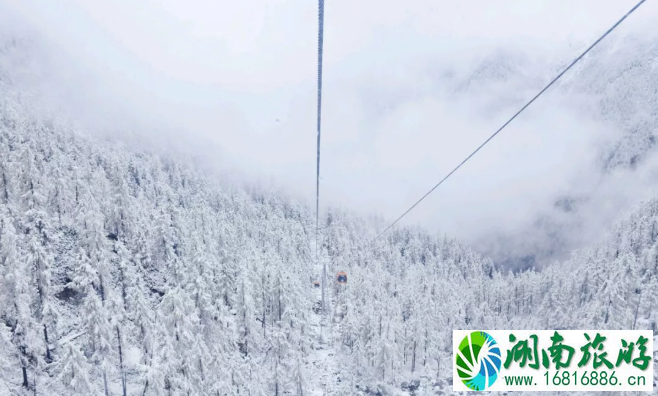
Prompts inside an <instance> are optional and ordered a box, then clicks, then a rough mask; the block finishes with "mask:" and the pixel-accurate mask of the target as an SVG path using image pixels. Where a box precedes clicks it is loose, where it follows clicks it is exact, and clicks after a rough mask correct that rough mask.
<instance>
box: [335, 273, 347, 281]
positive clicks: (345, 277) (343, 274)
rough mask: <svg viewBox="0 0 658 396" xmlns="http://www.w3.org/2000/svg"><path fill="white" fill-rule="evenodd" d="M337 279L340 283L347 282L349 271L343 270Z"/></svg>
mask: <svg viewBox="0 0 658 396" xmlns="http://www.w3.org/2000/svg"><path fill="white" fill-rule="evenodd" d="M336 280H337V281H338V283H347V273H346V272H343V271H341V272H339V273H338V276H337V277H336Z"/></svg>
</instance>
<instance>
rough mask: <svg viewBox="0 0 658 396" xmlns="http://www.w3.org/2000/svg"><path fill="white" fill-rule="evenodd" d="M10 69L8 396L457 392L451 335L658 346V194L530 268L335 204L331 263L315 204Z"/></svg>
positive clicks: (2, 190)
mask: <svg viewBox="0 0 658 396" xmlns="http://www.w3.org/2000/svg"><path fill="white" fill-rule="evenodd" d="M10 50H11V49H10ZM3 72H5V71H3V70H0V395H2V396H4V395H71V396H74V395H106V396H109V395H124V396H126V395H143V396H150V395H254V396H255V395H284V394H288V395H314V394H330V395H354V394H373V395H374V394H380V395H384V394H398V393H399V392H402V390H404V389H409V388H410V387H414V386H415V387H416V388H417V389H416V392H424V393H419V394H451V393H452V391H451V389H452V385H451V383H450V381H451V378H452V362H451V359H452V351H451V346H452V344H451V342H452V339H451V336H452V332H451V330H452V329H470V328H479V329H544V328H546V329H587V328H595V329H651V330H654V331H656V323H657V321H658V196H657V197H655V198H654V199H651V200H649V201H646V202H643V203H641V204H640V205H638V206H637V207H635V208H629V209H628V211H620V219H619V221H618V222H617V223H616V224H615V225H614V227H612V228H611V229H609V230H607V231H606V232H603V231H602V234H601V241H600V242H599V243H598V244H596V245H594V246H591V247H589V248H587V249H581V250H579V251H577V252H575V253H574V254H573V255H572V257H571V258H570V259H569V260H568V261H566V262H561V263H555V264H552V265H549V266H547V267H545V268H542V269H541V270H533V269H528V270H523V271H517V272H510V271H507V270H505V269H504V268H498V267H497V266H496V265H494V262H493V261H492V260H491V259H488V258H486V257H482V256H480V255H479V254H477V253H475V252H474V251H473V250H472V249H470V248H469V247H468V246H465V245H464V244H462V243H460V242H459V241H457V240H455V239H452V238H450V237H449V236H437V235H434V234H431V233H429V232H426V231H424V230H423V229H421V228H414V227H399V228H396V229H394V230H393V231H392V232H390V233H388V234H386V235H385V236H384V237H382V238H381V239H379V240H377V241H376V242H375V243H372V242H371V241H372V239H373V237H375V236H376V235H377V233H378V231H379V230H381V228H382V226H384V225H385V221H384V220H382V219H381V218H370V217H365V216H361V215H358V214H355V213H352V212H350V211H349V210H347V209H344V208H339V207H334V208H329V209H327V210H324V211H322V212H321V230H320V232H321V233H320V242H321V243H320V246H319V247H318V249H319V251H318V254H319V258H320V259H319V261H320V262H319V263H316V262H315V250H314V249H315V245H314V244H313V241H314V238H315V234H314V232H315V229H314V227H315V224H314V221H315V213H314V212H313V209H312V208H311V207H310V206H309V205H307V204H306V203H303V202H302V201H300V200H298V199H296V198H295V197H291V196H287V195H286V194H284V193H282V192H281V191H274V190H269V189H266V188H263V187H258V186H253V185H250V184H248V183H240V182H228V181H226V180H221V181H220V180H217V179H215V178H213V177H212V175H207V174H205V173H204V172H203V171H201V170H200V169H196V168H195V167H194V166H192V165H190V164H186V163H185V162H184V161H181V160H178V159H176V158H170V157H167V156H163V155H159V154H157V153H154V152H145V151H138V150H133V149H131V148H129V147H126V146H125V145H123V144H121V143H119V142H104V141H100V140H97V139H93V138H91V137H89V136H87V135H85V133H84V131H80V130H78V129H77V128H76V127H75V126H73V125H72V124H70V123H68V122H67V121H66V120H65V119H59V118H57V117H52V116H49V115H45V114H42V113H41V112H40V111H39V110H38V108H36V107H34V106H32V104H31V103H32V98H31V97H30V96H29V95H27V94H24V93H23V92H21V91H20V90H18V89H16V87H15V86H13V84H12V81H11V79H10V78H5V77H6V75H3V74H2V73H3ZM3 76H5V77H3ZM322 264H326V265H327V268H328V278H329V285H330V287H329V289H328V290H327V294H328V298H327V301H328V310H327V311H328V312H327V316H326V317H325V318H324V319H323V318H321V317H320V315H319V311H318V309H317V299H318V298H317V297H318V293H317V289H315V288H314V287H313V281H315V280H317V279H319V277H320V270H319V269H320V267H321V265H322ZM338 271H345V272H347V273H348V274H349V282H348V283H347V284H338V283H335V282H333V281H332V280H333V276H334V275H333V274H335V273H337V272H338ZM654 376H655V374H654ZM410 384H411V385H410ZM413 384H416V385H413Z"/></svg>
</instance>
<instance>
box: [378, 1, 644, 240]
mask: <svg viewBox="0 0 658 396" xmlns="http://www.w3.org/2000/svg"><path fill="white" fill-rule="evenodd" d="M645 1H646V0H641V1H640V2H639V3H637V4H636V5H635V6H634V7H633V8H631V10H630V11H628V12H627V13H626V14H625V15H624V16H623V17H622V18H621V19H620V20H618V21H617V23H615V24H614V25H612V27H611V28H610V29H608V31H606V32H605V33H604V34H603V35H602V36H601V37H599V38H598V40H596V41H595V42H594V43H593V44H592V45H590V46H589V47H588V48H587V49H586V50H585V51H584V52H583V53H582V54H580V56H578V57H577V58H576V59H574V61H573V62H571V64H569V66H567V67H566V68H565V69H564V70H562V72H560V74H558V75H557V77H555V78H554V79H553V80H552V81H551V82H550V83H548V85H546V86H545V87H544V89H542V90H541V91H539V93H538V94H537V95H535V96H534V97H533V98H532V99H530V101H529V102H528V103H526V104H525V105H524V106H523V107H522V108H521V110H519V111H517V112H516V113H515V114H514V115H513V116H512V117H511V118H510V119H509V120H507V122H505V124H503V126H501V127H500V128H499V129H498V130H497V131H496V132H494V134H493V135H491V136H489V138H488V139H487V140H485V141H484V143H482V144H481V145H480V146H479V147H478V148H477V149H475V151H473V152H472V153H471V154H470V155H469V156H468V157H466V159H464V160H463V161H462V162H461V163H460V164H459V165H457V167H456V168H454V169H453V170H452V171H450V173H448V174H447V175H446V176H445V177H444V178H443V179H441V181H440V182H438V183H437V184H436V185H435V186H434V187H432V189H431V190H429V191H428V192H427V193H426V194H425V195H423V196H422V197H421V198H420V199H419V200H418V201H416V203H414V204H413V205H412V206H411V207H410V208H409V209H407V211H406V212H404V213H402V215H401V216H400V217H398V218H397V219H396V220H395V221H394V222H393V223H391V224H390V225H389V226H388V227H386V228H385V229H384V230H383V231H382V232H380V233H379V234H378V235H377V236H376V237H375V238H374V239H373V240H372V242H374V241H375V240H377V239H378V238H379V237H380V236H382V235H383V234H384V233H386V231H388V230H389V229H391V227H393V226H394V225H395V224H397V222H398V221H400V220H401V219H402V218H403V217H404V216H406V215H407V214H408V213H409V212H411V210H413V208H415V207H416V205H418V204H419V203H420V202H421V201H422V200H424V199H425V198H426V197H427V196H428V195H430V194H431V193H432V192H433V191H434V190H435V189H436V188H437V187H439V186H440V185H441V184H443V182H444V181H446V180H447V179H448V178H449V177H450V176H452V174H453V173H455V172H456V171H457V169H459V168H461V166H462V165H464V164H465V163H466V161H468V160H469V159H471V157H473V156H474V155H475V153H477V152H478V151H480V149H481V148H482V147H484V146H485V145H486V144H487V143H489V142H490V141H491V140H492V139H493V138H494V137H496V135H498V133H500V131H502V130H503V129H505V127H506V126H507V125H509V124H510V123H511V122H512V121H513V120H514V119H515V118H516V117H517V116H518V115H519V114H521V113H522V112H523V111H524V110H525V109H526V108H528V106H530V105H531V104H532V103H533V102H534V101H535V100H536V99H537V98H539V97H540V96H541V95H542V94H543V93H544V92H546V90H547V89H548V88H550V87H551V86H552V85H553V84H554V83H555V82H556V81H557V80H559V79H560V77H562V76H563V75H564V73H566V72H567V71H568V70H569V69H571V68H572V67H573V65H575V64H576V63H578V61H580V60H581V59H582V58H583V57H584V56H585V55H586V54H587V53H588V52H589V51H591V50H592V48H594V47H595V46H596V45H597V44H598V43H599V42H601V40H603V39H604V38H605V37H606V36H607V35H608V34H610V33H611V32H612V31H613V30H615V29H616V28H617V26H619V25H620V24H621V23H622V22H623V21H624V20H625V19H626V18H627V17H628V16H629V15H631V14H632V13H633V12H634V11H635V10H637V9H638V8H639V7H640V6H641V5H642V4H643V3H644V2H645Z"/></svg>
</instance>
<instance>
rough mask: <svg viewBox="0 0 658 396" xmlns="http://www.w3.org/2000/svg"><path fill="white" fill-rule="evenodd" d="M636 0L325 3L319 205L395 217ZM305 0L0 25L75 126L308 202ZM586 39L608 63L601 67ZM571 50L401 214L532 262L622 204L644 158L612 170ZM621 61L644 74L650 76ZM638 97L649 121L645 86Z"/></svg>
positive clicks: (556, 253) (41, 17)
mask: <svg viewBox="0 0 658 396" xmlns="http://www.w3.org/2000/svg"><path fill="white" fill-rule="evenodd" d="M633 4H634V3H633V2H632V1H603V2H601V1H593V0H582V1H577V2H569V3H564V4H557V3H555V2H550V1H533V2H524V1H520V0H505V1H503V2H496V3H495V4H493V3H491V2H486V1H482V0H478V1H468V2H455V3H445V2H444V3H437V2H435V1H428V0H416V1H413V2H381V1H374V0H368V1H359V2H352V1H347V0H340V1H335V2H331V3H327V4H325V29H326V30H325V43H324V44H325V52H324V60H325V64H324V86H323V135H322V163H321V167H322V169H321V174H322V180H321V194H322V196H321V205H322V206H323V207H326V206H327V205H343V206H348V207H351V208H353V209H356V210H358V211H361V212H363V213H372V212H377V213H382V214H384V215H385V216H387V217H388V218H389V219H391V220H393V219H394V218H396V217H397V216H398V215H400V214H401V213H402V212H403V211H404V210H406V209H407V208H408V207H409V206H410V205H411V204H413V203H414V202H415V201H416V200H417V199H418V198H420V196H422V195H423V194H424V193H425V192H427V191H428V190H429V189H430V188H431V187H432V186H433V185H434V184H436V183H437V182H438V181H439V180H440V179H441V178H442V177H443V176H444V175H445V174H447V173H448V172H449V171H450V170H451V169H452V168H453V167H454V166H456V165H457V164H458V163H459V162H461V160H462V159H463V158H464V157H466V156H467V155H468V154H469V153H470V152H471V151H472V150H473V149H474V148H475V147H477V146H478V145H479V144H480V143H481V142H482V141H484V140H485V139H486V138H487V137H488V136H489V135H491V134H492V133H493V132H494V131H495V130H496V129H497V128H498V127H499V126H500V125H502V123H503V122H504V121H506V119H507V118H509V117H510V116H511V115H512V114H514V112H516V110H518V108H519V107H520V106H521V105H522V104H524V103H525V101H527V100H528V99H529V98H531V97H532V96H533V95H534V94H535V93H536V92H537V91H538V90H539V89H541V88H542V86H543V85H544V84H546V83H547V82H548V81H549V80H550V79H551V78H552V77H553V76H554V75H555V74H556V73H557V71H558V70H559V69H560V68H562V67H564V66H565V65H566V64H567V63H568V62H569V61H570V60H571V59H573V57H574V56H575V55H576V54H577V53H579V52H581V51H582V50H583V49H584V48H586V46H587V45H588V43H590V42H592V41H593V40H594V39H595V38H597V37H598V36H599V35H600V34H601V33H603V32H604V31H605V30H606V29H607V28H608V27H609V26H610V25H611V24H612V23H614V22H615V21H616V20H617V19H618V18H619V17H620V16H621V15H623V14H624V13H625V12H627V11H628V9H630V8H631V7H632V5H633ZM316 7H317V5H316V4H315V3H305V2H301V1H300V2H282V1H267V2H266V1H263V0H249V1H246V2H240V3H235V2H215V1H209V0H203V1H202V0H195V1H188V2H182V3H181V2H175V1H164V2H162V1H154V0H153V1H151V0H148V1H141V2H129V1H126V0H120V1H115V2H111V3H98V2H91V3H90V2H86V1H81V0H80V1H78V0H59V1H45V0H41V1H37V2H36V4H35V3H30V4H27V3H22V2H18V1H8V0H5V1H1V0H0V11H2V12H0V14H2V15H5V19H6V20H7V21H11V24H9V23H7V24H4V25H3V26H4V27H3V28H2V29H0V34H3V35H5V36H11V35H16V36H19V37H24V36H29V37H36V38H37V39H36V42H37V43H39V44H38V45H35V46H34V47H33V48H37V49H38V51H42V52H47V55H43V56H44V57H45V58H44V59H46V58H47V59H49V62H50V63H49V64H48V65H45V64H44V63H43V62H42V61H37V62H36V64H37V66H40V69H41V73H42V75H43V78H42V80H41V82H40V84H41V88H40V89H41V92H42V93H45V97H47V98H49V99H47V100H48V101H50V103H51V104H52V105H56V106H58V108H63V109H65V111H66V112H67V114H69V115H70V117H71V118H72V119H75V120H76V122H79V123H81V124H82V125H83V126H84V127H85V128H87V129H88V130H90V131H91V132H94V133H98V134H99V135H101V136H110V137H117V136H118V137H119V138H120V139H124V140H126V139H128V140H130V141H132V142H139V143H138V144H139V145H143V146H147V147H152V148H153V147H157V148H158V149H164V150H173V151H179V152H183V153H185V154H187V155H191V156H194V157H196V159H197V160H198V161H200V162H202V163H204V164H205V165H206V166H209V167H215V168H217V169H222V170H225V171H226V170H228V169H231V170H235V171H239V172H241V173H243V174H244V175H245V176H244V177H247V178H250V179H263V180H276V182H277V183H279V184H281V185H283V186H285V187H286V188H287V189H289V190H291V191H293V192H294V193H295V194H297V195H298V196H300V197H302V198H303V199H305V200H307V201H308V202H313V201H314V194H315V179H314V177H315V150H316V147H315V143H316V127H315V117H316V103H315V100H316V92H315V89H316V72H317V64H316V56H317V52H316V51H317V48H316V45H317V9H316ZM593 9H595V10H596V12H595V13H593V12H592V10H593ZM656 11H658V8H657V6H656V4H654V2H647V4H645V5H643V6H642V7H641V8H640V9H639V10H638V11H637V12H636V14H634V15H633V16H631V17H630V18H629V19H628V21H626V22H624V24H622V25H621V26H620V28H619V29H618V30H617V31H615V32H614V33H613V34H612V35H611V37H610V38H608V39H606V41H605V42H604V43H602V47H603V45H604V44H605V46H606V47H605V48H603V49H602V50H601V51H603V52H604V54H607V55H609V54H614V53H615V51H620V49H623V48H624V46H627V45H637V46H640V47H641V46H644V47H642V48H645V47H646V46H647V45H655V43H656V42H658V34H657V33H656V32H655V29H654V28H653V26H655V22H656V15H658V13H657V12H656ZM594 15H595V17H594ZM0 22H2V20H0ZM10 25H11V26H10ZM638 37H640V39H637V38H638ZM629 43H631V44H629ZM652 43H653V44H652ZM622 52H623V51H622ZM628 56H631V55H628V53H627V52H624V53H623V56H622V57H621V58H620V59H618V60H615V61H614V63H613V61H611V59H614V56H612V57H611V56H607V57H603V58H597V54H596V53H593V54H591V55H590V56H588V57H587V58H586V59H584V60H583V64H585V65H588V64H589V65H594V66H591V67H594V69H595V70H598V71H597V72H599V71H600V72H601V77H602V78H608V79H611V78H612V74H614V73H613V72H606V70H623V67H624V62H626V61H628ZM597 59H605V61H606V62H607V63H604V64H601V66H600V69H597V68H596V62H597ZM655 61H656V58H655V57H654V58H653V62H654V64H655ZM628 62H629V63H632V62H633V60H630V61H628ZM584 67H585V66H582V67H580V66H578V67H576V68H574V70H572V71H571V72H570V73H569V74H568V75H565V83H564V84H563V85H560V86H559V87H554V88H553V89H551V90H550V91H548V92H547V93H546V95H545V96H543V97H542V98H540V99H539V100H538V101H537V103H535V104H534V105H532V106H531V107H530V108H528V110H527V111H526V112H525V113H524V114H523V115H522V116H520V117H519V118H518V119H517V120H516V121H514V122H513V123H512V124H510V126H509V127H508V128H507V129H506V130H505V131H503V132H502V133H501V134H500V135H499V136H498V137H497V138H496V139H494V140H493V141H492V142H491V143H490V144H489V145H488V146H486V147H485V148H484V149H483V150H482V151H481V152H480V153H478V154H477V155H476V156H475V157H473V159H472V160H471V161H469V162H468V163H467V164H466V165H465V166H464V167H463V168H462V169H460V170H459V171H458V172H457V173H455V175H454V176H453V177H452V178H451V179H449V180H448V181H447V182H446V183H445V185H443V186H441V187H440V189H439V190H437V191H436V192H435V193H434V194H432V195H431V196H429V197H428V198H427V199H426V200H425V201H424V202H423V203H422V204H420V205H419V206H418V207H417V208H416V210H414V211H413V212H411V213H410V215H409V216H408V217H407V218H406V219H405V220H404V221H403V223H405V224H411V223H419V224H422V225H423V226H424V227H426V228H427V229H429V230H431V231H438V232H445V233H446V234H449V235H454V236H456V237H459V238H460V239H462V240H464V241H466V242H467V243H469V244H471V245H473V246H474V247H475V248H476V249H478V250H480V251H482V252H483V253H485V254H490V255H492V256H494V257H495V258H496V260H497V261H498V262H501V263H506V265H510V266H518V265H527V264H528V262H526V261H524V260H522V258H523V257H526V256H533V255H534V256H537V258H536V259H535V261H534V263H535V264H538V265H541V264H542V263H545V262H547V261H550V260H552V259H555V258H562V257H564V256H565V255H567V254H568V252H569V250H570V249H573V248H577V247H581V246H584V245H586V244H587V243H591V241H593V240H596V238H597V235H598V232H599V230H600V229H601V228H602V227H605V226H608V225H609V224H610V223H611V222H612V220H613V219H614V218H616V217H617V216H619V214H620V210H621V209H622V208H627V207H630V206H632V205H634V204H635V203H636V202H637V201H638V200H640V199H642V198H643V197H645V196H647V194H651V193H652V190H651V188H649V187H648V186H649V185H651V181H655V180H656V174H655V171H656V169H657V165H656V163H655V161H653V160H652V159H651V158H647V159H645V160H642V161H641V162H640V163H639V164H638V166H637V167H635V168H634V169H633V168H620V169H617V170H614V171H613V172H612V173H609V172H607V173H606V171H605V169H604V167H602V166H601V156H602V155H604V154H605V153H607V152H609V151H610V150H612V149H611V147H614V146H615V145H616V144H618V143H619V141H620V139H621V141H623V139H624V136H625V134H626V133H627V131H626V130H624V126H622V125H620V124H619V123H617V124H615V123H614V122H611V121H610V120H609V119H606V117H605V116H604V114H602V111H601V108H600V106H599V104H600V103H601V102H602V101H604V100H612V101H614V100H616V99H615V98H614V93H613V94H611V93H609V92H598V91H596V90H594V89H592V90H588V89H584V88H582V87H579V86H578V84H576V83H574V79H578V78H579V77H578V76H579V74H578V73H581V72H582V70H583V68H584ZM601 70H603V71H601ZM643 70H644V69H643ZM653 70H654V77H655V66H654V69H653ZM588 73H591V72H589V71H588ZM645 74H646V73H645ZM588 75H589V74H588ZM637 78H638V85H642V84H643V82H642V81H643V80H642V79H646V80H647V81H648V80H650V79H651V78H652V77H651V75H649V74H647V75H641V74H640V75H638V76H637ZM610 84H614V83H610ZM655 96H656V92H655V91H653V90H650V91H649V92H648V94H647V95H645V96H643V99H642V100H643V101H646V100H647V98H648V100H655ZM625 100H629V101H632V100H633V98H632V97H630V98H627V99H625ZM637 106H638V107H639V108H643V109H644V108H646V109H647V111H646V112H645V113H644V115H643V117H646V118H647V119H648V120H649V121H648V122H649V124H651V123H652V122H653V123H655V122H656V121H655V119H656V117H657V116H656V114H655V111H654V112H651V110H650V108H651V103H644V102H643V103H638V104H637ZM653 184H655V183H653ZM653 193H655V192H653Z"/></svg>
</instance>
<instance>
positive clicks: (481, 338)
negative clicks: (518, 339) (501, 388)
mask: <svg viewBox="0 0 658 396" xmlns="http://www.w3.org/2000/svg"><path fill="white" fill-rule="evenodd" d="M456 355H457V357H456V362H455V364H456V365H457V374H458V375H459V378H461V380H462V382H463V383H464V385H466V386H467V387H468V388H469V389H472V390H476V391H481V390H485V389H488V388H489V387H490V386H491V385H493V384H494V382H496V379H498V373H499V372H500V365H501V354H500V348H499V347H498V344H497V343H496V340H494V338H493V337H492V336H490V335H489V334H487V333H485V332H484V331H474V332H472V333H471V334H469V335H467V336H466V337H464V339H463V340H462V341H461V343H460V344H459V350H458V351H457V354H456Z"/></svg>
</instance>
